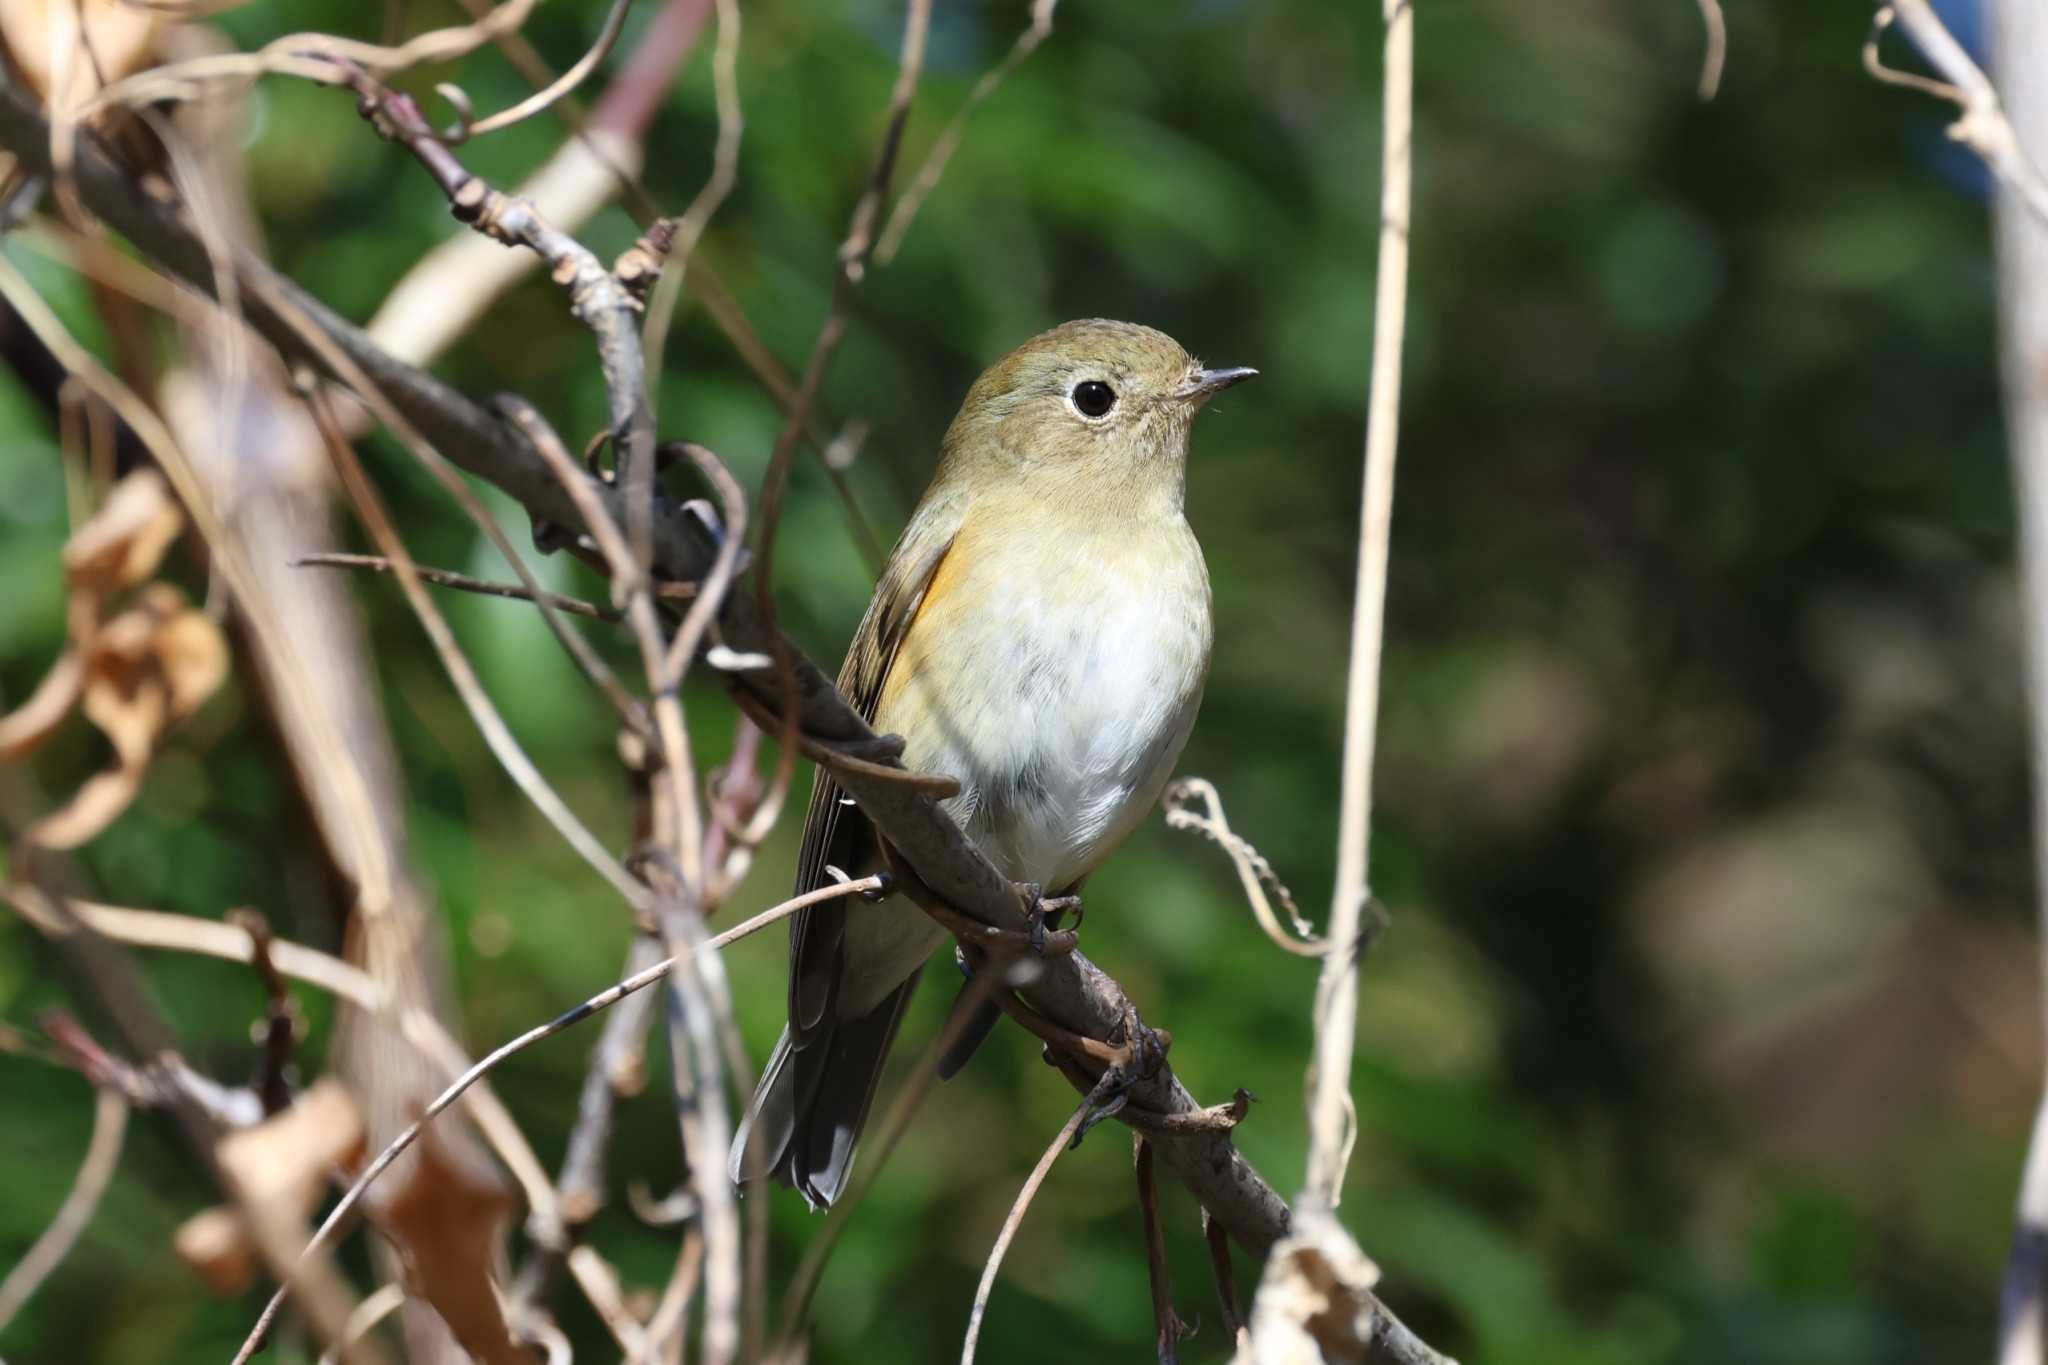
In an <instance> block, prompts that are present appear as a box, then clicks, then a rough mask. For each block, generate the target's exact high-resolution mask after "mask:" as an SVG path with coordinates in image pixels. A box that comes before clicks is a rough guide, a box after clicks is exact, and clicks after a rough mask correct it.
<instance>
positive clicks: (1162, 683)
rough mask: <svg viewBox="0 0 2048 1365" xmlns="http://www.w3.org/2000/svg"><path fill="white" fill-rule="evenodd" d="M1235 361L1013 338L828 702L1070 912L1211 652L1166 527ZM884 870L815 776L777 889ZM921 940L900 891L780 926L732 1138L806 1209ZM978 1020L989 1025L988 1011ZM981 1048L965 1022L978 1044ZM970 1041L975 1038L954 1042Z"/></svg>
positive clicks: (1148, 778)
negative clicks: (950, 788)
mask: <svg viewBox="0 0 2048 1365" xmlns="http://www.w3.org/2000/svg"><path fill="white" fill-rule="evenodd" d="M1255 373H1257V372H1256V371H1255V370H1250V369H1242V368H1240V369H1207V368H1204V367H1203V366H1202V364H1201V363H1200V362H1199V361H1197V360H1195V359H1194V357H1193V356H1191V355H1189V354H1188V352H1187V351H1186V350H1185V349H1183V348H1182V347H1181V345H1180V344H1179V343H1178V342H1176V341H1174V340H1173V339H1172V338H1171V337H1169V336H1167V335H1166V334H1165V333H1163V332H1159V331H1155V330H1154V329H1152V328H1150V327H1145V326H1140V325H1138V324H1135V323H1128V322H1114V321H1109V320H1105V319H1100V318H1091V319H1084V320H1080V321H1075V322H1068V323H1065V324H1063V325H1061V326H1058V327H1055V328H1053V329H1052V330H1050V331H1047V332H1044V333H1041V334H1040V335H1038V336H1035V337H1033V338H1031V339H1030V340H1029V341H1026V342H1025V343H1024V344H1023V345H1021V346H1019V347H1017V348H1016V349H1015V350H1013V351H1011V352H1010V353H1009V354H1008V355H1006V356H1004V357H1003V358H1002V359H1001V360H999V361H997V362H996V363H995V364H994V365H992V366H991V367H990V368H989V369H988V370H987V371H986V372H984V373H983V374H982V375H981V377H980V378H979V379H977V380H976V381H975V382H974V384H973V386H972V387H971V388H969V390H968V392H967V396H966V398H965V400H964V401H963V402H962V404H961V406H960V411H959V413H958V415H957V416H956V417H955V418H954V419H953V422H952V424H951V426H949V427H948V428H947V431H946V434H945V436H944V438H943V439H942V441H941V443H940V448H939V459H938V465H937V468H936V470H935V472H934V474H933V477H932V481H931V484H930V486H929V487H928V488H927V489H926V491H925V493H924V496H923V497H922V498H921V499H920V500H919V501H918V504H917V506H916V508H915V510H914V511H913V512H912V513H911V516H910V520H909V522H908V524H907V525H906V527H905V529H904V531H903V534H902V536H901V537H900V538H899V539H898V540H897V542H896V545H895V547H894V549H892V550H891V552H890V554H889V558H888V560H887V562H886V564H885V565H884V567H883V570H882V573H881V576H880V580H879V582H878V584H877V586H876V588H875V593H874V597H873V600H872V601H871V602H870V603H869V605H868V609H867V612H866V614H865V615H864V616H863V617H862V618H861V623H860V626H859V629H858V630H857V631H856V632H855V635H854V638H853V643H852V645H851V646H850V647H849V648H848V650H847V654H846V661H845V664H844V665H843V667H842V668H841V670H840V674H839V687H840V690H841V691H842V692H843V693H844V694H845V696H846V698H847V699H848V701H849V702H851V703H852V704H853V706H854V707H855V708H856V709H857V710H858V711H860V712H861V714H862V716H863V718H864V719H866V720H868V721H869V722H870V723H871V724H872V725H873V726H874V727H875V728H876V729H877V730H879V731H881V732H883V733H886V734H893V735H897V736H899V737H900V738H901V739H902V742H903V752H902V761H903V763H904V764H905V766H906V767H908V768H910V769H912V770H913V771H918V772H924V773H934V774H939V775H942V776H945V777H949V778H951V779H953V780H954V781H955V782H957V783H958V785H959V791H958V794H957V795H954V796H952V797H950V798H948V799H946V800H945V801H944V802H943V803H942V806H943V809H944V810H945V811H946V813H947V814H948V815H950V816H951V817H952V819H953V820H954V821H955V822H956V823H958V824H959V825H960V827H961V828H962V830H963V831H965V833H966V834H967V836H968V837H969V838H970V839H971V840H972V841H973V843H974V844H975V846H976V847H977V848H978V849H979V850H980V851H981V852H982V853H983V854H984V855H985V856H986V857H987V858H988V859H989V860H990V861H991V862H992V863H993V864H994V865H995V866H996V868H997V869H998V870H999V871H1000V872H1001V873H1002V874H1003V875H1004V876H1005V877H1007V878H1009V879H1010V880H1011V881H1012V882H1015V883H1018V884H1019V885H1020V886H1023V887H1026V888H1029V890H1030V892H1031V893H1032V894H1039V893H1050V894H1051V895H1052V896H1054V897H1061V898H1064V897H1069V896H1072V895H1074V894H1075V893H1077V892H1078V890H1079V888H1080V886H1081V883H1082V882H1083V881H1084V880H1085V879H1086V878H1087V877H1088V875H1089V873H1091V872H1093V871H1094V870H1095V869H1096V868H1097V867H1098V866H1099V865H1100V864H1101V863H1102V862H1103V860H1104V859H1105V858H1107V857H1108V856H1109V854H1110V852H1111V851H1112V850H1113V849H1114V848H1115V847H1116V846H1117V845H1118V844H1119V843H1120V842H1122V841H1123V839H1124V838H1125V836H1127V835H1128V834H1130V832H1131V831H1132V830H1133V829H1134V828H1135V827H1136V826H1137V825H1138V823H1139V822H1140V821H1142V820H1143V819H1144V818H1145V816H1146V815H1147V813H1148V812H1149V811H1150V810H1151V809H1152V807H1153V805H1154V803H1155V802H1156V801H1157V800H1158V799H1159V795H1160V791H1161V789H1162V788H1163V787H1164V785H1165V783H1166V780H1167V778H1168V776H1169V775H1170V774H1171V773H1172V770H1173V766H1174V764H1175V763H1176V762H1177V761H1178V759H1179V757H1180V753H1181V748H1182V746H1183V745H1184V744H1185V743H1186V742H1187V738H1188V734H1189V732H1190V730H1191V729H1192V728H1193V725H1194V721H1195V713H1196V711H1197V710H1198V708H1199V707H1200V704H1201V698H1202V689H1203V685H1204V683H1205V681H1206V678H1207V674H1208V667H1209V655H1210V649H1211V645H1212V643H1213V638H1214V632H1213V626H1212V610H1211V596H1210V588H1209V574H1208V568H1207V565H1206V563H1205V562H1204V560H1203V558H1202V551H1201V547H1200V546H1199V545H1198V544H1197V543H1196V540H1195V536H1194V532H1193V531H1192V530H1191V529H1190V528H1189V526H1188V522H1187V518H1186V516H1185V513H1184V510H1183V503H1184V494H1185V489H1186V469H1187V451H1188V432H1189V427H1190V424H1191V422H1192V419H1193V418H1194V416H1195V414H1196V413H1197V412H1198V411H1200V410H1201V408H1202V406H1203V405H1204V404H1205V403H1207V402H1208V400H1209V399H1210V398H1211V397H1213V396H1214V395H1215V394H1217V393H1218V392H1220V391H1222V390H1223V389H1226V388H1228V387H1230V386H1231V385H1233V384H1236V383H1239V382H1240V381H1242V380H1245V379H1248V378H1250V377H1252V376H1253V375H1254V374H1255ZM883 865H884V855H883V853H882V850H881V847H880V844H879V842H878V837H877V835H876V833H875V831H874V829H873V827H872V826H871V825H869V823H868V821H867V820H866V818H865V817H864V816H862V815H861V813H860V812H859V810H858V809H857V808H855V807H854V805H853V803H852V801H851V800H850V799H849V798H848V797H847V796H846V795H845V794H844V793H843V792H842V791H841V790H840V788H839V787H838V785H837V784H836V783H835V782H833V780H832V779H831V777H830V775H829V774H828V773H826V772H824V771H823V770H821V771H820V772H819V774H818V778H817V783H816V786H815V788H814V790H813V793H812V798H811V803H810V807H809V810H808V812H807V814H806V816H805V820H804V831H803V841H802V845H801V848H800V851H799V853H798V858H797V878H796V889H797V892H798V893H799V894H801V893H804V892H807V891H811V890H815V889H818V888H821V887H824V886H829V885H831V884H832V882H833V881H834V880H835V876H845V877H860V876H863V875H866V873H868V872H869V871H872V870H874V869H876V868H878V867H881V866H883ZM946 939H947V933H946V931H945V930H944V929H943V928H941V927H940V926H939V925H938V924H937V923H936V922H935V921H934V920H933V919H931V918H930V917H929V916H927V915H926V914H924V913H923V912H922V911H921V910H919V909H918V908H916V907H915V906H914V905H912V904H910V903H909V902H908V901H907V899H905V898H904V897H900V896H898V897H893V898H890V899H887V900H885V901H883V902H882V903H880V904H863V903H858V902H849V901H848V900H845V899H840V900H833V901H829V902H825V903H821V904H818V905H814V906H812V907H810V908H808V909H806V910H803V911H801V912H799V914H798V915H797V916H796V917H795V918H794V919H793V920H792V921H791V926H790V951H789V1017H788V1025H787V1027H785V1028H784V1030H783V1032H782V1036H781V1038H780V1040H779V1041H778V1042H777V1043H776V1046H775V1049H774V1051H773V1053H771V1054H770V1057H769V1060H768V1064H767V1066H766V1068H765V1069H764V1070H763V1072H762V1075H761V1081H760V1084H759V1086H758V1087H757V1089H756V1091H755V1093H754V1097H753V1100H752V1102H751V1103H750V1104H749V1106H748V1108H747V1113H746V1116H745V1118H744V1120H743V1121H742V1124H741V1126H740V1129H739V1131H738V1133H737V1134H736V1135H735V1139H734V1142H733V1146H732V1154H731V1160H730V1175H731V1177H732V1179H733V1181H734V1182H735V1183H736V1184H741V1185H744V1184H746V1183H747V1181H748V1180H749V1178H750V1177H752V1176H755V1175H759V1174H762V1173H766V1174H768V1175H771V1176H773V1177H774V1178H775V1179H776V1180H777V1181H779V1182H781V1183H783V1184H787V1185H790V1186H793V1187H795V1188H796V1189H797V1190H798V1191H799V1192H800V1193H801V1194H802V1195H803V1196H804V1198H805V1200H806V1201H807V1202H808V1203H809V1204H810V1206H811V1207H812V1208H813V1209H819V1208H824V1207H826V1206H829V1205H830V1204H831V1203H832V1202H833V1201H834V1200H835V1199H837V1198H838V1197H839V1195H840V1194H841V1193H842V1192H843V1191H844V1189H845V1188H846V1183H847V1180H848V1177H849V1174H850V1172H851V1169H852V1163H853V1156H854V1148H855V1144H856V1143H857V1142H858V1140H859V1137H860V1133H861V1129H862V1127H863V1125H864V1124H865V1123H866V1121H867V1115H868V1110H869V1107H870V1105H871V1104H872V1102H873V1100H874V1094H875V1089H876V1086H877V1085H878V1083H879V1081H880V1079H881V1072H882V1064H883V1061H884V1059H885V1058H886V1057H887V1055H888V1052H889V1048H890V1045H891V1043H893V1042H894V1040H895V1037H896V1033H897V1029H898V1027H899V1025H900V1024H901V1023H902V1020H903V1014H904V1009H905V1007H906V1005H907V1004H908V1002H909V1000H910V998H911V994H912V992H913V990H914V989H915V987H916V985H917V981H918V977H919V975H920V973H921V972H922V970H923V968H924V964H925V961H926V959H927V958H929V957H930V956H931V954H932V953H933V952H934V951H935V950H937V949H938V948H939V947H940V946H941V945H942V944H943V943H944V942H945V941H946ZM989 1022H990V1023H992V1022H993V1018H992V1016H991V1019H990V1020H989ZM983 1031H985V1028H984V1030H983ZM977 1041H978V1040H977Z"/></svg>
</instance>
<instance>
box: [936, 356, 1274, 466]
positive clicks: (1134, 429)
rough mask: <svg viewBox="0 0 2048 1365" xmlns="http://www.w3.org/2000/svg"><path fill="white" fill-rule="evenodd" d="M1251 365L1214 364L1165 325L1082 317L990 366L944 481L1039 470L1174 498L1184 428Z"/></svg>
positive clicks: (967, 405)
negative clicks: (1162, 328) (1150, 488)
mask: <svg viewBox="0 0 2048 1365" xmlns="http://www.w3.org/2000/svg"><path fill="white" fill-rule="evenodd" d="M1255 373H1257V371H1255V370H1243V369H1238V370H1209V369H1204V368H1202V364H1201V362H1200V361H1198V360H1196V359H1195V358H1194V357H1193V356H1191V355H1189V354H1188V353H1187V351H1186V350H1184V349H1183V348H1182V347H1181V345H1180V343H1179V342H1177V341H1175V340H1174V339H1173V338H1172V337H1170V336H1167V335H1166V334H1165V333H1164V332H1158V331H1154V330H1153V329H1152V328H1150V327H1141V326H1138V325H1137V324H1135V323H1129V322H1110V321H1107V320H1104V319H1101V318H1089V319H1086V320H1084V321H1080V322H1069V323H1065V324H1063V325H1061V326H1058V327H1055V328H1053V329H1052V330H1051V331H1049V332H1043V333H1040V334H1039V335H1038V336H1035V337H1033V338H1032V339H1031V340H1029V341H1027V342H1025V343H1024V344H1023V345H1022V346H1019V347H1018V348H1017V349H1016V350H1014V351H1012V352H1010V353H1009V354H1008V355H1006V356H1004V357H1003V358H1002V359H1001V360H999V361H997V362H996V363H995V364H994V365H992V366H990V367H989V369H988V371H987V372H986V373H984V374H983V375H982V376H981V378H980V379H977V380H976V381H975V382H974V387H973V388H971V389H969V390H968V391H967V399H966V401H965V402H963V403H962V404H961V405H960V415H959V416H958V417H956V418H954V419H953V425H952V427H951V429H949V430H948V431H947V433H946V440H945V447H944V468H942V470H941V474H942V477H945V478H947V479H948V480H949V481H959V480H966V481H970V482H971V481H973V480H977V479H980V478H984V477H987V478H1005V477H1010V478H1015V477H1020V476H1022V477H1033V476H1036V477H1041V478H1050V479H1055V480H1057V481H1058V482H1060V483H1063V484H1067V485H1069V486H1070V487H1074V486H1078V487H1079V488H1080V489H1081V490H1083V491H1086V490H1087V489H1089V488H1090V487H1094V488H1098V489H1100V491H1101V492H1102V493H1104V494H1105V495H1109V494H1113V493H1115V492H1117V491H1123V490H1125V489H1128V488H1129V487H1130V486H1131V485H1133V484H1136V485H1155V486H1157V487H1158V488H1159V489H1160V490H1162V491H1170V492H1171V493H1172V494H1173V496H1174V497H1175V498H1176V499H1177V498H1178V495H1179V490H1180V485H1181V476H1182V470H1183V468H1184V466H1185V463H1186V460H1187V446H1188V424H1189V422H1190V420H1191V419H1192V418H1193V417H1194V415H1195V413H1196V412H1198V411H1200V410H1201V407H1202V405H1203V404H1204V403H1206V402H1207V401H1208V400H1209V398H1210V397H1211V396H1212V395H1213V394H1215V393H1216V392H1217V391H1219V390H1221V389H1225V388H1228V387H1229V386H1230V385H1232V384H1235V383H1237V382H1238V381H1240V380H1244V379H1249V378H1251V376H1252V375H1254V374H1255Z"/></svg>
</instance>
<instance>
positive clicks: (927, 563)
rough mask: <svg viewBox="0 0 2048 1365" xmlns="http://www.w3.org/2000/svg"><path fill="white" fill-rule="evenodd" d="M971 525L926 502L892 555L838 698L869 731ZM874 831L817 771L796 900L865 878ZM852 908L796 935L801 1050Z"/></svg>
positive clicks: (824, 909) (823, 1008) (826, 1005)
mask: <svg viewBox="0 0 2048 1365" xmlns="http://www.w3.org/2000/svg"><path fill="white" fill-rule="evenodd" d="M964 519H965V507H964V499H960V498H956V497H939V498H933V499H929V500H928V501H927V502H926V503H925V504H924V505H922V506H920V507H919V508H918V510H917V512H916V513H915V514H914V515H913V516H912V517H911V520H910V525H909V526H907V527H906V528H905V529H904V532H903V537H902V539H901V540H899V541H897V542H896V548H895V549H894V550H893V551H892V552H891V553H890V556H889V564H888V567H887V568H885V569H884V570H883V571H882V581H881V582H880V583H878V584H877V585H876V586H875V596H874V599H873V600H872V601H870V602H869V603H868V610H867V615H865V616H863V617H862V618H861V622H860V629H859V630H857V631H855V632H854V636H853V644H852V645H851V646H850V647H848V649H847V651H846V662H845V663H844V664H843V665H842V666H841V667H840V670H839V690H840V691H841V692H843V693H844V694H845V695H846V699H847V700H848V701H849V702H851V703H852V704H853V707H854V709H855V710H857V711H858V712H860V715H861V719H863V720H867V721H872V720H873V719H874V718H875V708H876V706H877V705H878V704H879V703H880V701H881V699H882V689H883V686H884V685H885V684H886V683H887V682H888V680H889V669H890V667H891V665H893V664H894V663H895V662H896V657H897V655H898V654H899V653H900V652H901V651H902V648H903V641H904V639H905V638H906V637H907V636H908V635H909V634H910V627H911V623H912V622H913V621H915V620H916V619H917V613H918V608H919V607H921V606H922V605H923V604H924V599H925V591H926V589H927V588H928V587H930V585H931V582H932V579H933V577H934V576H935V575H936V574H937V573H938V570H939V565H940V564H941V563H942V562H944V560H945V558H946V553H947V551H949V550H950V549H952V547H953V541H954V538H955V537H956V536H957V535H958V534H959V530H960V525H961V522H962V521H963V520H964ZM876 851H877V850H876V848H875V832H874V828H873V827H872V826H871V825H869V824H868V822H867V819H866V817H864V816H863V815H861V814H860V812H859V811H857V810H853V809H852V802H851V801H850V800H849V799H847V797H846V794H845V793H844V792H842V791H841V790H840V787H839V784H838V783H837V782H835V781H833V780H832V776H831V774H830V773H828V772H826V771H825V770H824V769H822V768H820V769H819V770H818V780H817V785H816V786H815V787H814V788H813V789H812V791H811V806H810V810H809V811H808V812H807V813H806V814H805V816H804V838H803V847H802V849H801V851H799V852H798V854H797V863H796V868H797V872H796V891H797V894H798V895H802V894H803V893H804V892H806V891H815V890H817V889H818V888H819V887H822V886H824V885H826V884H827V883H829V882H830V881H831V880H832V876H831V874H830V873H829V872H827V871H826V870H825V869H826V867H827V866H831V867H836V868H838V869H839V870H840V871H842V872H844V873H846V874H847V875H848V876H859V875H861V871H862V869H863V868H864V867H865V866H866V865H867V864H869V863H870V862H872V861H873V860H874V857H875V854H876ZM846 913H847V911H846V903H845V902H844V901H829V902H827V903H825V904H823V905H817V906H813V907H811V908H810V909H808V910H803V911H799V912H798V914H797V916H796V918H795V919H793V920H791V921H790V926H789V1032H790V1038H791V1041H792V1043H793V1044H794V1045H795V1046H796V1047H799V1048H801V1047H803V1046H804V1045H805V1044H806V1043H807V1042H809V1041H810V1039H811V1038H812V1037H813V1036H814V1035H815V1033H816V1031H817V1029H818V1027H819V1025H820V1024H823V1023H827V1022H829V1021H830V1020H831V1018H832V1008H833V1003H834V999H835V997H836V995H837V992H838V988H839V962H840V949H841V944H842V943H843V942H844V939H845V933H846Z"/></svg>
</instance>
